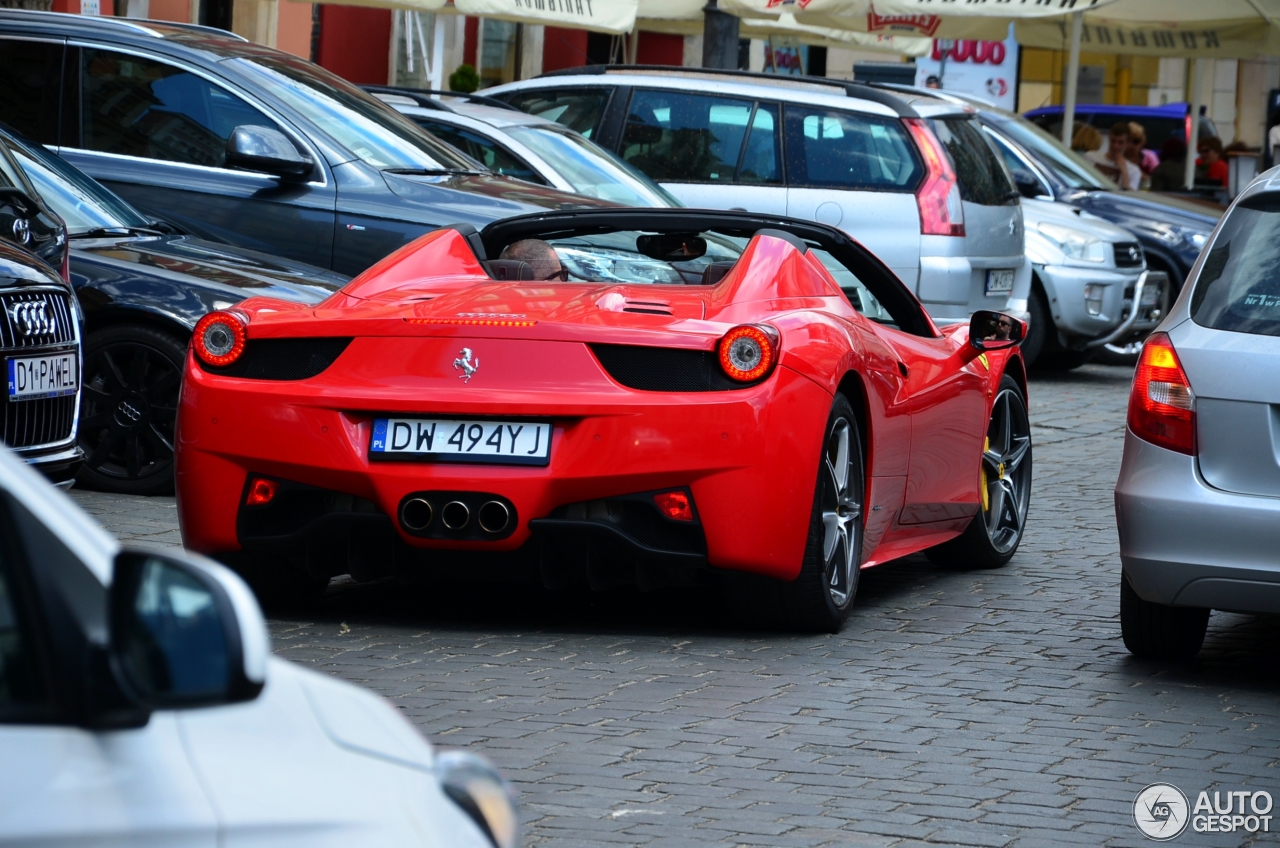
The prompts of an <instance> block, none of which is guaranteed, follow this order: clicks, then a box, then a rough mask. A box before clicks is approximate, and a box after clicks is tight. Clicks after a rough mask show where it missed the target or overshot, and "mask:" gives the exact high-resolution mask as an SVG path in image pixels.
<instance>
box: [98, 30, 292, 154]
mask: <svg viewBox="0 0 1280 848" xmlns="http://www.w3.org/2000/svg"><path fill="white" fill-rule="evenodd" d="M81 92H82V95H81V116H80V129H81V143H80V146H81V147H84V148H85V149H87V150H97V151H101V152H103V153H118V154H122V155H125V156H139V157H142V158H145V159H160V160H162V161H165V162H182V163H185V164H188V165H204V166H206V167H210V168H220V167H222V166H223V165H224V164H225V162H226V150H227V139H228V138H229V137H230V136H231V131H232V130H234V129H235V128H236V127H238V126H241V125H244V124H253V125H256V126H264V127H272V128H275V129H279V127H277V126H276V124H275V122H273V121H272V120H271V119H270V118H268V117H267V116H266V115H264V114H262V112H260V111H258V110H257V109H255V108H254V107H253V106H250V105H249V104H248V103H245V102H244V101H243V100H241V99H240V98H239V97H236V96H235V95H233V94H231V93H229V92H228V91H226V90H225V89H222V88H220V87H218V86H216V85H214V84H213V83H211V82H209V81H208V80H206V79H204V78H203V77H200V76H196V75H195V74H193V73H190V72H189V71H185V70H183V69H181V68H176V67H174V66H172V65H166V64H164V63H162V62H156V61H152V60H151V59H144V58H141V57H138V56H130V55H128V54H124V53H114V52H112V51H109V50H96V49H92V48H85V50H84V51H83V53H82V61H81Z"/></svg>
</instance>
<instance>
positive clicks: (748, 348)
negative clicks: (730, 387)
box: [720, 324, 777, 383]
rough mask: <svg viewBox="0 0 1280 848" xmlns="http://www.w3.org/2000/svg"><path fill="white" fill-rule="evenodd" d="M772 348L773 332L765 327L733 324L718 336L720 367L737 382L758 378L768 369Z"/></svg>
mask: <svg viewBox="0 0 1280 848" xmlns="http://www.w3.org/2000/svg"><path fill="white" fill-rule="evenodd" d="M776 348H777V346H776V344H775V341H774V335H773V333H770V332H769V331H768V329H767V328H765V327H759V326H756V325H754V324H743V325H742V326H741V327H734V328H733V329H732V330H730V331H729V332H727V333H725V334H724V338H722V339H721V340H720V367H721V369H723V370H724V373H725V374H727V375H728V376H729V378H730V379H733V380H737V381H738V382H741V383H750V382H753V381H755V380H759V379H760V378H761V377H763V376H764V375H766V374H768V373H769V371H770V370H772V368H773V363H774V360H775V359H776V358H777V349H776Z"/></svg>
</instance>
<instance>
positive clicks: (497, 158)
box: [414, 118, 547, 185]
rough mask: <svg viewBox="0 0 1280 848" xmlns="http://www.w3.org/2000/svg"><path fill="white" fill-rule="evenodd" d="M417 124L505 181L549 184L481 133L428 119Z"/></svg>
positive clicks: (509, 152)
mask: <svg viewBox="0 0 1280 848" xmlns="http://www.w3.org/2000/svg"><path fill="white" fill-rule="evenodd" d="M414 121H416V122H417V124H418V126H420V127H422V128H423V129H424V130H426V131H427V132H429V133H431V134H432V135H434V136H435V137H436V138H438V139H440V140H441V141H443V142H445V143H446V144H451V145H453V146H454V147H456V148H457V149H458V150H461V151H462V152H463V153H465V154H467V155H468V156H470V157H471V158H472V159H474V160H476V161H477V162H479V163H480V164H482V165H484V166H485V167H486V168H488V169H489V170H490V171H493V172H494V173H495V174H502V175H503V176H504V177H515V178H516V179H518V180H525V181H527V182H531V183H538V184H539V185H546V184H547V181H546V180H544V179H542V177H540V176H538V174H537V173H536V172H535V171H534V170H533V169H532V168H530V167H529V165H528V164H527V163H525V162H523V161H522V160H520V159H517V158H516V157H515V155H513V154H512V153H511V151H509V150H507V149H506V148H504V147H502V146H501V145H499V144H498V143H496V142H495V141H494V140H493V139H491V138H486V137H485V136H482V135H480V134H479V133H476V132H471V131H470V130H465V129H463V128H462V127H455V126H454V125H453V124H443V123H440V122H439V121H432V120H430V119H428V118H414Z"/></svg>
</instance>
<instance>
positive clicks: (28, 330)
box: [0, 290, 76, 350]
mask: <svg viewBox="0 0 1280 848" xmlns="http://www.w3.org/2000/svg"><path fill="white" fill-rule="evenodd" d="M75 340H76V328H75V319H74V318H73V317H72V312H71V304H70V303H69V302H68V300H67V296H66V295H65V294H63V293H61V292H57V291H29V290H28V291H19V292H7V293H5V294H0V348H5V349H8V350H23V349H25V348H32V347H45V346H48V345H58V344H70V343H72V342H74V341H75Z"/></svg>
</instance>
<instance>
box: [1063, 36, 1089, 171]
mask: <svg viewBox="0 0 1280 848" xmlns="http://www.w3.org/2000/svg"><path fill="white" fill-rule="evenodd" d="M1083 28H1084V12H1072V13H1071V49H1070V52H1069V53H1068V54H1067V79H1066V80H1065V82H1066V92H1065V93H1064V95H1063V103H1062V143H1063V144H1065V145H1066V146H1067V147H1070V146H1071V137H1072V132H1071V129H1072V127H1073V126H1075V122H1076V86H1077V85H1078V84H1079V82H1080V33H1081V30H1083Z"/></svg>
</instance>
